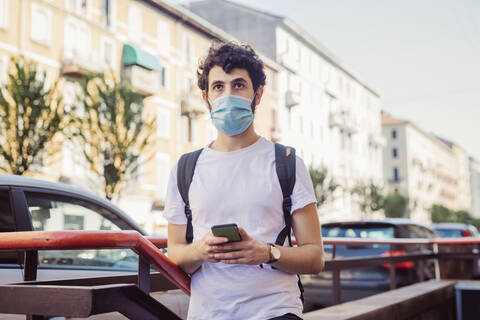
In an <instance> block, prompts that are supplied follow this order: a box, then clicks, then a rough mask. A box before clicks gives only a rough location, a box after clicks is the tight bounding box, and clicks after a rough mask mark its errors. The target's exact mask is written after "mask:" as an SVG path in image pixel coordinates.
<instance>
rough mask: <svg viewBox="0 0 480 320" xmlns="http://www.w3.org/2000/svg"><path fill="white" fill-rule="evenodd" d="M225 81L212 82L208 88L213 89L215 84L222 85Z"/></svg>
mask: <svg viewBox="0 0 480 320" xmlns="http://www.w3.org/2000/svg"><path fill="white" fill-rule="evenodd" d="M224 83H225V81H222V80H215V81H213V82H212V83H211V84H210V87H214V86H216V85H217V84H224Z"/></svg>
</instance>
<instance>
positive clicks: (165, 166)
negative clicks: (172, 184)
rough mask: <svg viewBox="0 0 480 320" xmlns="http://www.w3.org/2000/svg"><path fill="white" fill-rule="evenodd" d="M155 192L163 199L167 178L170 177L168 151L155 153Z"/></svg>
mask: <svg viewBox="0 0 480 320" xmlns="http://www.w3.org/2000/svg"><path fill="white" fill-rule="evenodd" d="M156 158H157V161H156V162H157V182H158V186H159V188H158V190H157V194H158V195H159V196H160V198H161V199H165V196H166V194H167V185H168V179H169V177H170V155H169V154H168V153H161V152H159V153H157V156H156Z"/></svg>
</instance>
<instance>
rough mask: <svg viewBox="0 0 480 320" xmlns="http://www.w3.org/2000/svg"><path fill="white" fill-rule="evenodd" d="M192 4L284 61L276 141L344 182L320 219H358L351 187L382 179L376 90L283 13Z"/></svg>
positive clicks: (211, 2)
mask: <svg viewBox="0 0 480 320" xmlns="http://www.w3.org/2000/svg"><path fill="white" fill-rule="evenodd" d="M212 8H215V9H214V10H212ZM189 9H191V10H192V11H193V12H195V13H196V14H198V15H200V16H202V17H203V18H205V19H206V20H208V21H209V22H211V23H213V24H215V25H216V26H218V27H220V28H221V29H224V30H225V31H226V32H228V33H231V34H233V35H234V36H235V37H237V38H239V39H241V40H242V41H245V42H247V43H249V44H251V45H252V46H253V47H254V48H256V49H257V50H258V51H260V52H262V53H263V54H265V55H266V56H268V57H269V58H271V59H273V60H275V61H277V62H278V63H279V64H280V65H282V66H283V67H284V70H283V71H281V72H279V73H278V87H279V92H280V93H281V95H280V97H279V104H278V105H277V109H276V112H277V114H278V118H279V121H280V124H281V125H280V128H281V130H282V132H281V140H280V141H281V142H282V143H285V144H288V145H292V146H295V147H296V149H297V154H299V155H300V156H301V157H302V158H303V159H304V161H305V162H306V164H307V165H313V166H316V167H319V166H321V165H323V166H326V167H327V168H328V170H329V172H330V174H331V175H332V176H333V177H334V178H335V180H336V181H337V182H338V183H339V184H340V185H342V190H339V191H338V192H337V194H336V195H335V200H334V201H333V202H332V203H329V204H327V205H325V206H323V207H321V208H320V214H321V216H322V219H323V221H326V220H346V219H359V218H360V217H361V216H362V215H361V213H360V211H359V208H358V205H357V203H356V201H355V200H354V199H353V198H352V196H351V194H350V192H349V190H350V189H351V188H352V187H353V186H354V185H355V184H356V183H358V182H365V183H368V182H370V181H373V182H375V183H377V184H382V183H383V169H382V149H383V146H384V144H385V141H384V139H383V137H382V133H381V119H380V97H379V94H378V93H377V92H376V91H375V90H373V89H372V88H371V87H370V86H369V85H367V84H366V83H365V82H364V81H363V80H361V79H360V78H358V77H357V76H356V75H354V73H353V72H351V70H349V69H348V68H347V67H345V66H344V65H343V64H342V63H340V62H339V60H338V59H337V58H335V57H334V55H332V54H331V53H329V52H328V51H327V50H325V49H324V48H323V47H322V46H321V45H320V44H319V43H318V42H317V41H315V40H314V39H313V38H312V37H311V36H309V35H308V33H307V32H305V31H304V30H302V29H301V28H300V27H299V26H298V25H296V24H295V23H294V22H293V21H291V20H289V19H288V18H285V17H281V16H277V15H274V14H271V13H268V12H263V11H259V10H256V9H253V8H250V7H247V6H243V5H240V4H237V3H234V2H231V1H225V0H204V1H195V2H192V3H190V5H189ZM252 30H255V32H252Z"/></svg>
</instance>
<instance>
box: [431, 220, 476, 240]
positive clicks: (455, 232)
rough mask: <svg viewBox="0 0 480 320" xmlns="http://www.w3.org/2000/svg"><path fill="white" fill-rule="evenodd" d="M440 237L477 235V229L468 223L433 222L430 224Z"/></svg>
mask: <svg viewBox="0 0 480 320" xmlns="http://www.w3.org/2000/svg"><path fill="white" fill-rule="evenodd" d="M431 228H432V230H434V231H435V232H436V233H437V234H438V235H439V236H440V237H442V238H461V237H478V236H479V235H480V234H479V232H478V229H477V228H476V227H475V226H474V225H471V224H468V223H435V224H432V225H431Z"/></svg>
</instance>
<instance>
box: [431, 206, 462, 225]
mask: <svg viewBox="0 0 480 320" xmlns="http://www.w3.org/2000/svg"><path fill="white" fill-rule="evenodd" d="M430 214H431V217H432V222H457V219H456V217H455V215H454V212H453V211H452V210H450V209H449V208H447V207H445V206H442V205H439V204H434V205H432V207H431V208H430Z"/></svg>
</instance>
